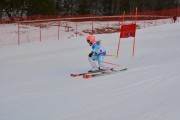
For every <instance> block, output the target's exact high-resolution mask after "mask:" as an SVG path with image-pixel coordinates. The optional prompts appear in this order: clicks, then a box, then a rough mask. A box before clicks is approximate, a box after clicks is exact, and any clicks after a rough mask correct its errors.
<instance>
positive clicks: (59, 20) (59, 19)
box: [58, 16, 61, 40]
mask: <svg viewBox="0 0 180 120" xmlns="http://www.w3.org/2000/svg"><path fill="white" fill-rule="evenodd" d="M60 22H61V18H60V16H59V17H58V40H59V35H60V33H59V32H60Z"/></svg>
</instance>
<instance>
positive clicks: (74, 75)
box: [70, 74, 80, 77]
mask: <svg viewBox="0 0 180 120" xmlns="http://www.w3.org/2000/svg"><path fill="white" fill-rule="evenodd" d="M70 76H71V77H77V76H80V75H79V74H70Z"/></svg>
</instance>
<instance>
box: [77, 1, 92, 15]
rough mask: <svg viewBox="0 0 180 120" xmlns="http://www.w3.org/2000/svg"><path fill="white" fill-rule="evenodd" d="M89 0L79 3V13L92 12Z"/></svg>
mask: <svg viewBox="0 0 180 120" xmlns="http://www.w3.org/2000/svg"><path fill="white" fill-rule="evenodd" d="M89 6H90V5H89V3H88V0H81V2H80V5H79V10H77V13H79V14H89V13H90V7H89Z"/></svg>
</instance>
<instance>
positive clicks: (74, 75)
mask: <svg viewBox="0 0 180 120" xmlns="http://www.w3.org/2000/svg"><path fill="white" fill-rule="evenodd" d="M100 72H103V70H97V71H93V72H85V73H73V74H70V76H71V77H78V76H82V75H85V74H93V73H100Z"/></svg>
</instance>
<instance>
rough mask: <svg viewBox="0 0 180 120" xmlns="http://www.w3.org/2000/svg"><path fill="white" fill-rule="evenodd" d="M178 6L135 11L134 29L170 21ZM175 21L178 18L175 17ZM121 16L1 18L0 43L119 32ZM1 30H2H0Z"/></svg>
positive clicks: (132, 15)
mask: <svg viewBox="0 0 180 120" xmlns="http://www.w3.org/2000/svg"><path fill="white" fill-rule="evenodd" d="M179 11H180V9H171V10H162V11H144V12H138V21H137V25H138V27H137V28H138V29H141V28H145V27H149V26H156V25H160V24H165V23H172V16H173V15H176V16H179ZM134 18H135V13H128V14H126V16H125V19H124V20H125V21H124V23H125V24H129V23H131V22H132V21H133V20H134ZM178 21H179V19H178ZM121 22H122V16H121V15H118V16H94V15H83V16H63V17H62V16H43V15H38V16H28V17H23V18H20V17H19V18H18V19H14V22H13V23H12V22H10V21H2V22H1V24H0V30H1V36H2V37H1V38H0V45H7V44H18V45H20V44H22V43H30V42H34V41H40V42H41V41H44V40H52V39H53V40H63V39H64V38H72V37H78V36H82V35H87V34H104V33H106V34H107V33H114V32H119V31H120V26H121ZM2 31H3V32H2Z"/></svg>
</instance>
